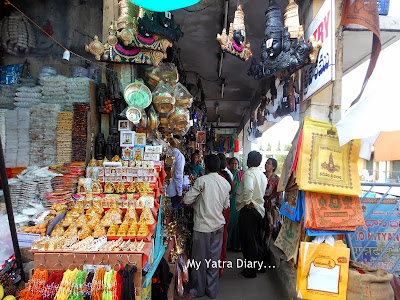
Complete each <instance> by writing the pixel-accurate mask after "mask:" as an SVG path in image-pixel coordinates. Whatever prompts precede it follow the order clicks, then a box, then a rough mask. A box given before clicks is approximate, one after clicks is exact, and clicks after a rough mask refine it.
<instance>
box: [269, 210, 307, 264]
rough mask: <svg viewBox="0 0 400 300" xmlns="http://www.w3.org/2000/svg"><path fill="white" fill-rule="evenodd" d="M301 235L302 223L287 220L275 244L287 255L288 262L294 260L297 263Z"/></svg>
mask: <svg viewBox="0 0 400 300" xmlns="http://www.w3.org/2000/svg"><path fill="white" fill-rule="evenodd" d="M300 234H301V223H298V222H292V220H290V219H289V218H285V219H284V221H283V225H282V228H281V230H280V231H279V234H278V237H277V238H276V240H275V242H274V244H275V246H276V247H278V248H279V249H281V250H282V251H283V253H285V255H286V260H287V261H289V260H291V259H293V261H294V262H296V261H297V255H298V252H299V245H300Z"/></svg>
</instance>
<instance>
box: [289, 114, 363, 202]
mask: <svg viewBox="0 0 400 300" xmlns="http://www.w3.org/2000/svg"><path fill="white" fill-rule="evenodd" d="M360 146H361V141H360V140H353V141H350V142H348V143H347V144H345V145H343V146H342V147H340V145H339V140H338V136H337V130H336V128H335V126H333V125H332V124H331V123H327V122H322V121H316V120H313V119H311V118H306V119H305V121H304V125H303V140H302V143H301V148H300V153H299V161H298V166H297V177H296V182H297V184H298V186H299V189H301V190H304V191H313V192H321V193H328V194H338V195H352V196H358V195H360V194H361V184H360V176H359V175H358V167H357V161H358V155H359V152H360Z"/></svg>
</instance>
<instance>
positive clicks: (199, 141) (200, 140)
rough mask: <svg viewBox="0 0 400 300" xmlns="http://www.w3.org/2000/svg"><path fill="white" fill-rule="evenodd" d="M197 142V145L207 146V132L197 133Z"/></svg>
mask: <svg viewBox="0 0 400 300" xmlns="http://www.w3.org/2000/svg"><path fill="white" fill-rule="evenodd" d="M196 142H197V144H205V143H206V132H205V131H197V135H196Z"/></svg>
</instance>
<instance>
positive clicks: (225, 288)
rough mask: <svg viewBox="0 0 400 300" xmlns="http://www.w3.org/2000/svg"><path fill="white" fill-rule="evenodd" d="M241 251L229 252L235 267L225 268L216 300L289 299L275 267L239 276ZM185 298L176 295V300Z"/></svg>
mask: <svg viewBox="0 0 400 300" xmlns="http://www.w3.org/2000/svg"><path fill="white" fill-rule="evenodd" d="M242 258H243V256H242V253H241V252H230V251H229V252H228V253H227V260H229V261H232V265H233V268H231V269H224V273H223V274H222V277H221V278H220V279H219V293H218V296H217V297H216V298H215V299H216V300H259V299H271V300H272V299H273V300H287V299H289V297H288V296H287V295H286V294H285V291H284V289H283V287H282V283H280V282H279V280H278V276H277V272H278V270H277V269H275V268H273V266H271V268H268V266H267V269H266V272H265V273H258V274H257V277H256V278H251V279H248V278H239V277H238V276H237V274H238V273H239V272H240V271H241V268H239V269H238V268H237V264H236V262H237V259H242ZM181 299H183V298H181V297H179V296H175V300H181ZM196 299H201V300H206V299H210V298H208V297H207V296H204V297H201V298H196Z"/></svg>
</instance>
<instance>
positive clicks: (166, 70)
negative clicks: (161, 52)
mask: <svg viewBox="0 0 400 300" xmlns="http://www.w3.org/2000/svg"><path fill="white" fill-rule="evenodd" d="M155 75H156V76H157V77H158V78H159V79H160V80H161V81H164V82H166V83H169V84H170V85H171V86H173V85H175V83H177V82H178V80H179V73H178V69H177V68H176V66H175V65H174V64H173V63H160V64H159V65H158V67H157V69H156V72H155Z"/></svg>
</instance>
